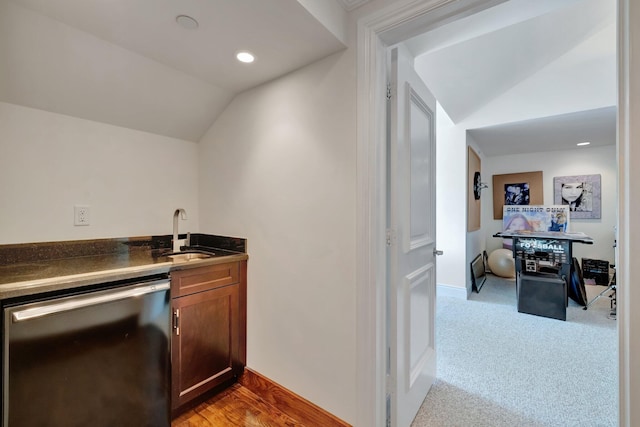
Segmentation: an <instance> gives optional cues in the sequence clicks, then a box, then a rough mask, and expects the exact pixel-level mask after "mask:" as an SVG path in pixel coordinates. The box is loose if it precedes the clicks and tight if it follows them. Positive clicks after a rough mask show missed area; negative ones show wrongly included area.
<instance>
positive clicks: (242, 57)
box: [236, 50, 256, 64]
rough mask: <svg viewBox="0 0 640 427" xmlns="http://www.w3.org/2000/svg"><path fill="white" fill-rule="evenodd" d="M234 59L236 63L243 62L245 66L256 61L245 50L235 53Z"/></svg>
mask: <svg viewBox="0 0 640 427" xmlns="http://www.w3.org/2000/svg"><path fill="white" fill-rule="evenodd" d="M236 58H237V59H238V61H240V62H244V63H246V64H250V63H252V62H253V61H255V59H256V58H255V56H253V54H252V53H251V52H247V51H246V50H245V51H242V52H238V53H236Z"/></svg>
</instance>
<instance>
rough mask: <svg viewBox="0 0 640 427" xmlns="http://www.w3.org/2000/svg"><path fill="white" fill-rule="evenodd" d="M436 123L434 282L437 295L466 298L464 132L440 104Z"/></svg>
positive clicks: (465, 172) (465, 166) (465, 171)
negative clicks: (435, 246)
mask: <svg viewBox="0 0 640 427" xmlns="http://www.w3.org/2000/svg"><path fill="white" fill-rule="evenodd" d="M436 119H437V122H436V126H437V127H436V131H437V135H436V141H437V142H436V143H437V146H436V165H437V169H436V183H437V184H436V185H437V188H436V218H437V220H436V237H437V240H438V242H437V246H438V249H440V250H441V251H443V255H442V256H439V257H438V258H437V262H438V266H437V268H438V269H437V278H436V282H437V283H438V292H439V293H440V294H442V295H444V294H447V295H458V296H461V297H466V294H465V293H464V288H465V283H466V274H465V271H466V269H464V265H463V263H464V262H465V259H466V257H467V256H466V252H467V251H466V247H465V242H466V241H465V238H464V236H465V235H466V232H467V190H466V188H467V162H466V158H467V157H466V156H467V146H466V139H465V138H466V135H465V134H466V132H465V130H464V129H461V128H460V127H459V126H456V125H455V124H454V123H453V122H452V121H451V119H450V118H449V116H448V115H447V113H446V112H445V111H444V110H443V109H442V107H441V106H440V104H438V105H437V110H436Z"/></svg>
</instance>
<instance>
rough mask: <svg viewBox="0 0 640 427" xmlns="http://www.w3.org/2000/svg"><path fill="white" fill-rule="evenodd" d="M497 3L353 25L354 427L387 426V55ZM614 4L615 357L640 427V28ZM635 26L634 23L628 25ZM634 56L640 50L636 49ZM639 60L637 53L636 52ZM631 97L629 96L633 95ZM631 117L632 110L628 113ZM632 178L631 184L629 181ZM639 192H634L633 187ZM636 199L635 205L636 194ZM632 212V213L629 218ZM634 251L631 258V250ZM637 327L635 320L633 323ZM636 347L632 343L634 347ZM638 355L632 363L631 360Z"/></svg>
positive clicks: (456, 5) (430, 2)
mask: <svg viewBox="0 0 640 427" xmlns="http://www.w3.org/2000/svg"><path fill="white" fill-rule="evenodd" d="M502 1H503V0H464V1H455V0H404V1H399V2H396V3H393V4H391V5H389V6H388V7H385V8H383V9H381V10H379V11H377V12H374V13H372V14H370V15H367V16H365V17H363V18H361V19H360V20H359V21H358V28H357V148H356V150H357V203H356V218H357V229H356V233H357V235H356V238H357V252H356V263H357V265H356V293H357V306H356V336H357V337H358V339H357V343H356V359H357V360H356V362H357V363H356V365H357V370H356V387H357V389H356V391H357V393H356V395H357V397H356V403H357V410H356V424H355V425H356V426H363V427H364V426H384V425H385V413H386V405H385V394H386V384H385V373H386V351H385V342H386V341H385V328H386V322H387V319H386V316H385V307H386V294H385V292H386V291H385V288H386V275H387V271H386V261H385V260H386V258H385V254H386V239H385V230H386V228H385V227H386V179H385V177H386V152H385V144H386V127H385V122H386V120H385V105H386V69H385V65H386V50H387V46H390V45H392V44H394V43H399V42H402V41H404V40H406V39H408V38H409V37H411V36H413V35H416V34H418V33H420V32H424V31H425V29H426V28H428V27H429V26H430V25H434V24H441V23H444V22H449V21H453V20H455V19H459V18H462V17H464V16H467V15H469V14H472V13H475V12H476V11H477V10H480V9H483V8H487V7H490V6H493V5H495V4H497V3H500V2H502ZM617 3H618V29H617V31H618V44H619V46H618V74H619V79H618V94H619V95H618V141H617V149H618V179H617V181H618V189H619V194H618V241H617V244H618V259H617V260H616V264H617V265H618V271H617V277H618V281H619V283H620V285H621V286H619V289H618V293H619V298H618V301H619V303H618V309H617V310H618V312H617V317H618V334H619V344H618V354H619V396H618V399H619V405H618V417H619V425H620V426H631V425H635V424H636V423H637V424H638V425H640V408H635V409H634V408H633V407H632V405H631V402H633V401H634V399H636V400H637V398H640V396H636V394H638V393H640V391H637V390H635V391H634V390H633V389H632V387H631V385H632V384H640V368H634V367H633V365H632V363H631V360H640V343H638V342H633V340H632V339H631V336H630V332H635V329H634V330H633V331H631V323H630V322H631V315H632V311H631V310H630V308H631V307H632V306H633V304H632V302H633V299H635V300H638V301H637V302H638V303H640V298H639V297H638V296H636V293H637V292H640V291H635V292H633V291H634V290H633V289H630V288H629V287H627V286H625V285H626V284H631V283H633V281H632V280H631V278H632V276H631V268H630V260H631V256H630V254H631V253H640V239H636V240H637V241H638V242H635V243H634V241H633V239H632V238H630V237H628V236H633V234H632V233H633V232H634V231H635V233H636V237H637V236H638V235H640V224H635V223H632V221H631V220H632V213H633V212H637V211H638V210H640V201H637V202H633V200H632V197H631V193H632V192H634V191H632V190H635V193H640V188H637V189H635V188H633V185H632V183H633V182H640V170H638V168H636V169H635V171H634V169H632V168H630V166H631V158H632V156H634V155H635V157H636V158H640V150H639V149H640V144H636V146H638V148H636V147H634V145H633V144H631V141H632V140H633V139H635V138H640V123H633V122H632V120H631V119H630V117H631V115H630V112H631V111H632V107H633V106H634V105H640V89H639V88H638V87H637V86H638V85H637V84H636V83H635V82H634V80H633V79H632V78H631V76H633V74H632V70H635V71H636V72H640V59H639V58H638V57H639V56H640V55H637V54H636V55H635V56H632V55H631V47H632V46H631V44H632V43H631V40H632V39H636V40H633V41H636V42H640V34H639V33H638V32H636V31H634V32H633V33H632V31H631V30H632V27H631V25H630V22H639V21H640V5H632V4H631V0H617ZM633 18H635V21H634V19H633ZM635 49H636V51H637V50H638V49H639V48H638V47H637V45H636V47H635ZM636 53H637V52H636ZM631 89H635V90H634V91H633V92H632V91H631ZM634 111H635V110H634ZM632 178H633V179H634V180H635V181H634V180H632ZM638 187H640V186H638ZM638 199H640V194H639V197H638ZM633 208H635V211H634V210H632V209H633ZM636 248H637V249H638V250H635V251H634V249H636ZM633 319H634V321H635V322H636V323H638V322H640V314H636V316H635V317H634V318H633ZM636 341H637V340H636ZM635 355H637V357H635V358H634V357H633V356H635Z"/></svg>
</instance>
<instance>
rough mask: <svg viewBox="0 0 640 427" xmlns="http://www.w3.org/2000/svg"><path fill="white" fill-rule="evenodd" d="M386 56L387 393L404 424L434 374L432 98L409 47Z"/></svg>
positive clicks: (399, 425) (395, 419)
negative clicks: (387, 67)
mask: <svg viewBox="0 0 640 427" xmlns="http://www.w3.org/2000/svg"><path fill="white" fill-rule="evenodd" d="M390 55H391V58H390V70H389V75H390V89H391V90H390V100H389V103H388V106H389V149H388V158H389V167H388V171H389V172H388V173H389V175H388V181H387V185H388V189H389V191H388V198H387V200H388V203H389V206H388V236H389V238H388V244H389V246H388V261H389V269H388V280H387V281H388V284H387V298H388V305H387V308H388V334H387V335H388V343H389V363H388V376H387V385H388V386H387V392H388V399H389V401H388V402H389V404H390V419H391V425H392V426H394V427H405V426H409V425H410V424H411V421H412V420H413V419H414V417H415V415H416V413H417V411H418V409H419V408H420V405H421V404H422V401H423V400H424V398H425V396H426V395H427V392H428V391H429V389H430V387H431V384H432V383H433V381H434V380H435V376H436V351H435V342H434V341H435V324H434V323H435V300H436V262H435V253H436V247H435V244H436V220H435V218H436V205H435V196H436V193H435V191H436V186H435V177H436V173H435V164H436V151H435V149H436V148H435V147H436V101H435V98H434V97H433V95H432V94H431V93H430V92H429V90H428V89H427V87H426V86H425V84H424V83H423V82H422V80H420V78H419V77H418V76H417V74H416V73H415V71H414V68H413V57H412V56H411V54H410V53H409V52H408V50H407V49H406V48H404V47H403V46H398V47H394V48H393V49H391V52H390Z"/></svg>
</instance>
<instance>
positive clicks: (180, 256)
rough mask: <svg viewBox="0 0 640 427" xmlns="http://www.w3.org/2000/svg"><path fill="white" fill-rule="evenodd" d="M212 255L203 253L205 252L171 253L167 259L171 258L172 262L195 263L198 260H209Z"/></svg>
mask: <svg viewBox="0 0 640 427" xmlns="http://www.w3.org/2000/svg"><path fill="white" fill-rule="evenodd" d="M213 255H215V254H213V253H205V252H184V253H173V254H171V255H168V256H167V257H168V258H171V261H173V262H184V261H195V260H199V259H207V258H211V257H212V256H213Z"/></svg>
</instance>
